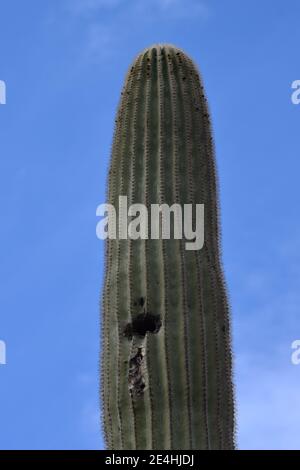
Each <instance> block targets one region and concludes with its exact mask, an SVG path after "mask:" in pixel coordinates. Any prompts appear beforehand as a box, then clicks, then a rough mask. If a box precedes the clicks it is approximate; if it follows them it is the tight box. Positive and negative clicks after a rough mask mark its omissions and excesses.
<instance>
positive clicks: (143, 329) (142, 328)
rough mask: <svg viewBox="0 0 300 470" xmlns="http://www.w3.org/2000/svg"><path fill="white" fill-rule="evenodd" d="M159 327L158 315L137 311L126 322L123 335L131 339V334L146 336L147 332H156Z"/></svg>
mask: <svg viewBox="0 0 300 470" xmlns="http://www.w3.org/2000/svg"><path fill="white" fill-rule="evenodd" d="M160 327H161V319H160V316H159V315H154V314H153V313H147V312H146V311H144V312H143V313H139V314H138V315H136V316H135V317H134V318H133V320H132V322H131V323H127V325H126V326H125V328H124V336H126V338H128V339H132V337H133V336H142V337H143V336H146V334H147V333H152V334H156V333H158V332H159V330H160Z"/></svg>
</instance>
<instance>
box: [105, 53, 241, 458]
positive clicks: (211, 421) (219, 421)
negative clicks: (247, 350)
mask: <svg viewBox="0 0 300 470" xmlns="http://www.w3.org/2000/svg"><path fill="white" fill-rule="evenodd" d="M120 195H126V196H127V197H128V204H134V203H143V204H145V206H146V207H147V208H150V205H151V204H163V203H165V204H168V205H169V206H172V204H174V203H178V204H181V205H182V206H183V204H193V205H195V204H204V208H205V243H204V246H203V248H202V249H201V250H196V251H191V250H186V249H185V246H184V240H179V239H174V238H172V237H171V239H170V240H166V239H147V240H142V239H137V240H130V239H127V240H126V239H120V238H118V237H117V239H115V240H107V241H106V274H105V281H104V286H103V306H102V357H101V364H102V365H101V367H102V381H101V382H102V384H101V389H102V390H101V391H102V403H103V423H104V434H105V438H106V444H107V447H108V448H110V449H118V450H119V449H233V448H234V402H233V386H232V359H231V346H230V319H229V309H228V302H227V295H226V289H225V284H224V279H223V272H222V267H221V262H220V247H219V245H220V241H219V219H218V198H217V187H216V169H215V159H214V150H213V142H212V134H211V127H210V120H209V113H208V107H207V102H206V99H205V95H204V91H203V86H202V82H201V79H200V77H199V73H198V71H197V69H196V67H195V65H194V64H193V62H192V61H191V59H190V58H189V57H188V56H187V55H186V54H185V53H184V52H182V51H181V50H179V49H177V48H176V47H174V46H169V45H157V46H153V47H150V48H148V49H146V50H145V51H143V52H142V53H141V54H140V55H139V56H138V57H137V58H136V60H135V61H134V63H133V65H132V67H131V68H130V70H129V72H128V75H127V78H126V81H125V85H124V88H123V92H122V96H121V100H120V104H119V109H118V112H117V118H116V126H115V134H114V141H113V148H112V158H111V165H110V171H109V181H108V191H107V202H109V203H110V204H112V205H114V207H115V208H116V211H117V213H118V198H119V196H120Z"/></svg>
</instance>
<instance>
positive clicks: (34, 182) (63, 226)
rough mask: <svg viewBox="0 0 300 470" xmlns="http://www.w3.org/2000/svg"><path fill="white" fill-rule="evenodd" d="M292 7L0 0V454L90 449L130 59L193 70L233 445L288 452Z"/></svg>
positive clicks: (293, 211) (299, 315) (295, 255)
mask: <svg viewBox="0 0 300 470" xmlns="http://www.w3.org/2000/svg"><path fill="white" fill-rule="evenodd" d="M299 14H300V6H299V1H298V0H290V1H289V2H283V1H279V0H245V1H240V0H227V1H226V2H225V1H223V0H200V1H196V0H148V1H146V0H126V1H125V0H123V1H122V0H44V1H38V0H27V1H22V0H0V79H1V80H5V81H6V85H7V104H6V105H5V106H0V155H1V157H0V214H1V231H0V339H2V340H4V341H5V342H6V344H7V365H5V366H3V365H1V366H0V448H1V449H99V448H102V447H103V441H102V438H101V435H100V424H99V400H98V355H99V328H100V317H99V307H98V303H99V296H100V287H101V283H102V276H103V242H100V241H99V240H97V238H96V235H95V227H96V223H97V218H96V216H95V211H96V207H97V205H98V204H100V203H102V202H104V200H105V181H106V174H107V166H108V159H109V153H110V146H111V141H112V131H113V123H114V115H115V111H116V106H117V102H118V99H119V93H120V90H121V86H122V83H123V80H124V76H125V73H126V70H127V68H128V66H129V65H130V63H131V61H132V60H133V58H134V57H135V55H136V54H137V53H138V52H139V51H140V50H141V49H143V48H145V47H146V46H149V45H151V44H152V43H155V42H168V43H174V44H176V45H177V46H179V47H181V48H183V49H185V50H186V51H187V52H188V53H189V54H190V55H191V56H192V57H193V58H194V60H195V61H196V63H197V64H198V65H199V67H200V69H201V72H202V75H203V78H204V83H205V87H206V92H207V95H208V99H209V103H210V108H211V113H212V120H213V126H214V133H215V142H216V153H217V162H218V169H219V179H220V190H221V209H222V232H223V261H224V267H225V273H226V278H227V283H228V287H229V294H230V299H231V305H232V318H233V335H234V352H235V383H236V399H237V411H238V414H237V423H238V444H239V447H240V448H241V449H300V437H299V422H300V407H299V392H300V366H295V365H292V363H291V352H292V350H291V343H292V341H293V340H295V339H299V338H300V290H299V283H300V221H299V191H300V189H299V173H300V163H299V157H300V155H299V153H300V152H299V150H300V141H299V126H300V105H299V106H296V105H293V104H292V102H291V92H292V90H291V83H292V82H293V81H294V80H296V79H300V67H299V65H300V63H299V62H300V60H299V43H300V28H299Z"/></svg>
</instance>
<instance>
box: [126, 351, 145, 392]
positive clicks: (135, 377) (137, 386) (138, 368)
mask: <svg viewBox="0 0 300 470" xmlns="http://www.w3.org/2000/svg"><path fill="white" fill-rule="evenodd" d="M143 358H144V355H143V353H142V348H138V351H137V353H136V354H135V355H134V356H133V357H132V358H131V359H130V361H129V377H128V384H129V390H130V391H131V393H132V394H133V395H136V396H140V395H142V394H143V391H144V389H145V386H146V384H145V381H144V377H143V371H142V364H143Z"/></svg>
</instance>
